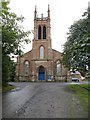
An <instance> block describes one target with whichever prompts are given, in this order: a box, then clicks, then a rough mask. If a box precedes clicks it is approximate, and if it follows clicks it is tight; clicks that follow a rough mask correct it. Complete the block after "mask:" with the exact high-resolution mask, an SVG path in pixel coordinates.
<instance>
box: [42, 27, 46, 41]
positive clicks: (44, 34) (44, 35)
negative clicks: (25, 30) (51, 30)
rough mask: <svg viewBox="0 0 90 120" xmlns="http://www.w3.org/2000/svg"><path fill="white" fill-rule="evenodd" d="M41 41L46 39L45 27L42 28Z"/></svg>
mask: <svg viewBox="0 0 90 120" xmlns="http://www.w3.org/2000/svg"><path fill="white" fill-rule="evenodd" d="M43 39H46V26H43Z"/></svg>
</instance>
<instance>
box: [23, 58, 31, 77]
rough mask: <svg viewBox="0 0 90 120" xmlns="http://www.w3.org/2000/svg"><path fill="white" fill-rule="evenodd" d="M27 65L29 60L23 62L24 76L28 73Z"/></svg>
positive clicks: (28, 65)
mask: <svg viewBox="0 0 90 120" xmlns="http://www.w3.org/2000/svg"><path fill="white" fill-rule="evenodd" d="M29 67H30V64H29V61H28V60H26V61H25V62H24V75H25V76H28V75H29Z"/></svg>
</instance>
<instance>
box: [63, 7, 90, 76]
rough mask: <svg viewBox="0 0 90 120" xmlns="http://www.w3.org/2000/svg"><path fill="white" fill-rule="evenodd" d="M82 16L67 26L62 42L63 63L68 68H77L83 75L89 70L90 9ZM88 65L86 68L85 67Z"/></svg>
mask: <svg viewBox="0 0 90 120" xmlns="http://www.w3.org/2000/svg"><path fill="white" fill-rule="evenodd" d="M83 16H84V18H83V19H80V20H78V21H76V22H74V24H73V25H71V27H70V28H69V33H68V37H67V41H66V43H65V44H64V52H63V63H64V64H65V65H66V67H68V69H73V70H74V69H77V70H79V71H80V72H81V73H82V74H83V75H85V73H86V72H87V70H90V47H89V46H90V9H89V8H88V9H87V11H86V12H85V13H84V15H83ZM87 67H88V69H87Z"/></svg>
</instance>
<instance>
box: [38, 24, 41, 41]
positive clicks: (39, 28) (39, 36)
mask: <svg viewBox="0 0 90 120" xmlns="http://www.w3.org/2000/svg"><path fill="white" fill-rule="evenodd" d="M38 39H41V26H40V25H39V26H38Z"/></svg>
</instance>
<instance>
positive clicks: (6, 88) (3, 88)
mask: <svg viewBox="0 0 90 120" xmlns="http://www.w3.org/2000/svg"><path fill="white" fill-rule="evenodd" d="M14 88H15V87H14V86H12V85H9V84H7V85H5V86H2V92H3V93H4V92H7V91H10V90H12V89H14Z"/></svg>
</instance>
